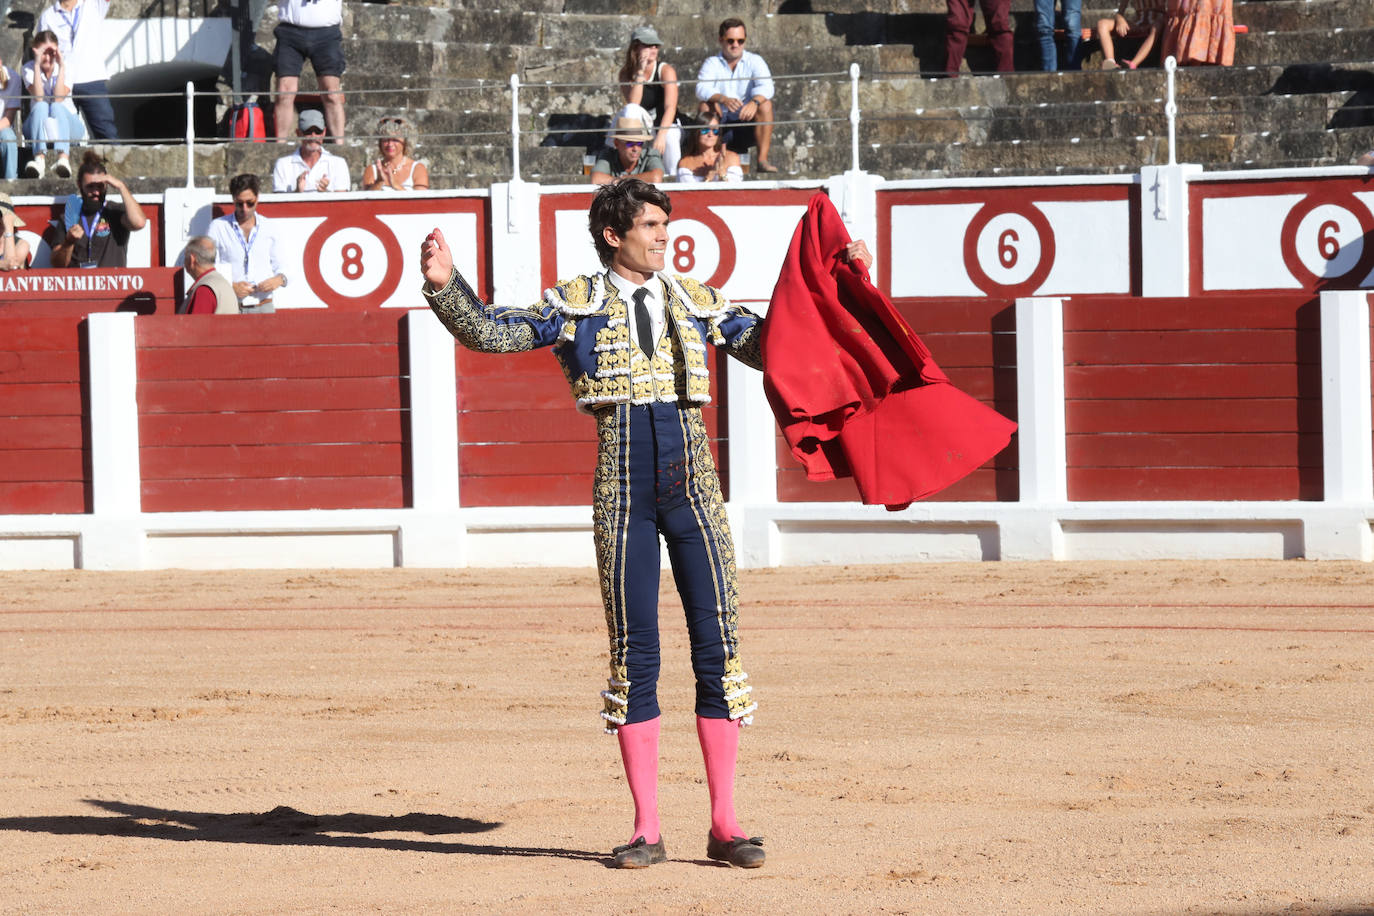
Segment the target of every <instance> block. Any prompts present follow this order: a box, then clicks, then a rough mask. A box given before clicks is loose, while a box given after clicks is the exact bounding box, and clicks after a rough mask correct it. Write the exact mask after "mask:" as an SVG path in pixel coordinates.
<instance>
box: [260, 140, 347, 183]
mask: <svg viewBox="0 0 1374 916" xmlns="http://www.w3.org/2000/svg"><path fill="white" fill-rule="evenodd" d="M303 172H309V173H310V177H308V178H306V179H305V190H307V191H314V190H317V189H316V187H315V186H316V185H317V184H319V181H320V179H321V178H323V177H324V176H325V175H328V176H329V187H328V188H327V190H330V191H347V190H349V189H350V188H352V187H353V183H352V182H351V181H350V180H349V177H348V161H347V160H346V159H344V158H343V157H342V156H335V155H334V154H333V153H331V152H330V151H329V150H327V149H322V150H320V158H319V159H317V160H315V164H314V166H308V165H306V164H305V160H304V159H302V158H301V151H300V149H299V148H298V149H297V150H296V151H295V152H293V153H292V154H291V155H289V156H282V157H281V158H280V159H278V160H277V164H276V166H274V167H273V169H272V190H273V191H278V192H280V191H294V190H296V179H297V178H299V177H300V176H301V173H303Z"/></svg>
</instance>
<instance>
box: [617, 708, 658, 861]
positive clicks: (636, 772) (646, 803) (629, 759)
mask: <svg viewBox="0 0 1374 916" xmlns="http://www.w3.org/2000/svg"><path fill="white" fill-rule="evenodd" d="M658 731H659V717H658V716H655V717H654V718H652V719H650V720H648V721H647V722H635V723H634V724H632V725H621V726H619V727H617V728H616V736H617V737H618V738H619V739H620V759H621V761H622V762H623V763H624V764H625V781H626V782H628V783H629V784H630V795H631V797H633V798H634V800H635V832H634V834H632V835H631V836H630V842H634V841H635V840H636V839H637V838H638V837H644V839H645V841H647V842H649V843H657V842H658V840H659V835H658Z"/></svg>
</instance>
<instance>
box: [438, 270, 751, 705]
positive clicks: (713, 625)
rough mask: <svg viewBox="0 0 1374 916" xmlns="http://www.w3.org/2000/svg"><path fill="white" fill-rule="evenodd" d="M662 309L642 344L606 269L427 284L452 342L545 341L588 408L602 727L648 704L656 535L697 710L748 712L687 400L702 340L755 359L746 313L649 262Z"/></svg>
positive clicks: (722, 555)
mask: <svg viewBox="0 0 1374 916" xmlns="http://www.w3.org/2000/svg"><path fill="white" fill-rule="evenodd" d="M658 279H659V281H660V282H662V284H663V291H664V296H663V302H664V303H665V310H664V311H665V321H664V330H663V333H662V334H661V335H660V336H659V339H658V341H657V342H656V345H655V352H654V354H653V357H652V358H650V357H649V356H647V355H645V353H644V352H643V351H642V350H641V349H640V348H639V347H638V346H636V345H634V344H632V342H631V340H630V327H629V321H628V320H627V306H626V303H625V302H624V300H623V299H622V298H621V297H620V294H619V292H618V291H617V290H616V288H615V286H614V285H613V284H612V283H611V282H610V281H609V279H608V278H607V276H606V275H605V274H599V275H595V276H583V277H577V278H576V279H573V280H569V281H567V282H564V283H560V284H559V285H557V286H555V287H553V288H552V289H549V290H547V291H546V292H545V294H544V298H543V300H541V301H540V302H538V303H537V304H535V305H532V306H529V307H527V308H506V307H502V306H489V305H486V304H484V303H483V302H482V301H481V300H480V299H479V298H478V297H477V296H476V294H474V293H473V291H472V289H471V288H470V287H469V286H468V285H467V283H466V282H464V280H463V278H462V277H461V276H460V275H459V274H458V273H457V271H454V272H453V274H452V275H451V276H450V278H449V282H448V284H447V285H446V286H445V287H444V288H443V289H441V290H438V291H432V290H431V289H429V287H428V285H427V286H426V289H425V297H426V299H428V301H429V304H430V307H431V308H432V309H433V310H434V312H435V314H437V315H438V316H439V319H440V320H441V321H442V322H443V323H444V325H445V326H446V327H447V328H448V329H449V330H450V331H451V332H452V333H453V336H454V337H456V338H457V339H458V341H459V342H460V343H462V344H463V346H465V347H468V348H469V349H472V350H479V351H482V352H486V353H514V352H519V351H523V350H533V349H535V348H536V347H547V346H552V347H553V354H554V356H555V357H556V358H557V359H558V362H559V364H560V365H561V366H562V367H563V373H564V374H565V375H566V376H567V378H568V381H569V383H570V384H571V385H572V395H573V398H574V399H576V401H577V407H578V409H579V410H582V411H584V412H586V413H590V414H592V416H594V417H595V418H596V427H597V438H598V440H599V449H598V453H597V463H596V474H595V485H594V490H593V494H592V522H593V531H594V535H595V539H596V555H597V564H598V567H599V569H600V573H601V598H602V601H603V603H604V604H605V607H606V628H607V631H608V635H609V638H610V652H611V676H610V680H609V688H608V689H607V690H605V691H603V692H602V694H601V695H602V697H603V699H604V707H603V710H602V712H601V716H602V718H603V719H605V720H606V723H607V725H608V729H607V730H608V731H612V732H614V731H615V728H616V726H619V725H626V724H630V723H635V722H644V721H647V720H649V719H653V718H655V717H657V716H658V715H659V708H658V694H657V683H658V670H659V640H658V580H659V565H660V561H659V550H658V537H659V534H660V533H662V535H663V538H664V541H665V543H666V544H667V546H668V556H669V560H670V561H671V563H672V568H673V578H674V580H675V582H676V583H677V589H678V593H679V594H680V595H681V596H682V604H683V608H684V610H685V611H686V614H687V627H688V633H689V635H690V639H691V646H692V670H693V671H694V673H695V675H696V714H697V715H698V716H702V717H705V718H714V719H725V718H729V719H744V720H745V721H748V720H749V718H750V715H751V713H752V712H753V711H754V709H755V706H756V704H755V703H754V702H753V699H752V697H751V691H752V688H751V687H750V686H749V683H748V676H747V675H746V674H745V672H744V669H743V668H742V667H741V666H740V660H739V651H738V644H737V640H736V626H737V623H738V616H739V593H738V587H737V584H736V574H735V550H734V545H733V543H732V542H731V539H730V528H729V525H728V523H727V520H726V514H725V502H724V499H723V498H722V495H721V490H720V481H719V479H718V478H717V476H716V468H715V463H714V462H713V461H712V459H711V451H710V448H709V447H708V442H707V435H706V427H705V424H704V423H703V422H702V419H701V409H700V407H699V405H701V404H704V403H706V402H708V401H710V399H711V394H710V378H709V375H708V372H707V368H706V345H707V344H708V343H710V344H713V345H716V346H720V347H724V348H726V350H727V351H728V352H729V353H730V354H731V355H732V356H734V357H735V358H737V359H739V360H741V361H743V362H744V363H746V364H747V365H749V366H752V367H754V368H756V369H757V368H760V367H761V358H760V354H759V330H760V322H761V319H760V318H759V316H758V315H755V314H754V313H753V312H751V311H749V310H748V309H745V308H742V307H740V306H735V305H731V304H730V302H729V301H728V300H727V299H726V298H725V297H724V296H723V295H722V294H721V293H720V291H719V290H716V289H713V288H711V287H709V286H705V285H703V284H700V283H697V282H696V281H694V280H691V279H689V278H687V277H678V276H672V275H669V274H659V276H658Z"/></svg>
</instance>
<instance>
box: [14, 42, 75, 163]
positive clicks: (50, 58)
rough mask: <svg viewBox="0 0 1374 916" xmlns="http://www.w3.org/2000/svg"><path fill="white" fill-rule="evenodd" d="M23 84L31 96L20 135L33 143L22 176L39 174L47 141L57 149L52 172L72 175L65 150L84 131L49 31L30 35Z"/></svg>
mask: <svg viewBox="0 0 1374 916" xmlns="http://www.w3.org/2000/svg"><path fill="white" fill-rule="evenodd" d="M24 85H25V86H27V87H28V89H29V95H31V96H32V97H33V101H32V102H31V103H30V105H29V116H28V118H26V119H25V121H24V136H25V137H27V138H28V140H29V142H30V143H31V144H33V158H32V159H30V160H29V164H28V165H26V166H24V177H25V178H42V177H43V172H44V171H45V170H46V168H47V166H46V163H45V162H44V159H43V157H44V154H45V153H47V151H48V144H49V143H51V144H52V147H53V149H54V150H56V151H57V162H55V163H53V167H52V173H53V174H54V175H56V176H57V177H58V178H70V177H72V167H71V163H70V162H69V161H68V160H67V151H68V150H69V149H71V141H73V140H77V139H80V137H81V136H82V135H83V134H84V131H83V130H82V127H81V119H80V118H79V117H78V116H77V114H76V105H74V104H72V100H71V89H70V88H69V87H68V86H67V75H66V64H65V63H64V61H63V60H62V51H61V49H60V48H58V46H57V36H56V35H54V34H53V33H52V32H39V33H38V34H37V35H35V36H34V37H33V60H31V61H29V62H28V63H26V64H24Z"/></svg>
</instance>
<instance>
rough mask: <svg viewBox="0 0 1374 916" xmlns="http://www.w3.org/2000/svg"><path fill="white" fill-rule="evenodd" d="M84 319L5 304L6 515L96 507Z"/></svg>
mask: <svg viewBox="0 0 1374 916" xmlns="http://www.w3.org/2000/svg"><path fill="white" fill-rule="evenodd" d="M79 327H80V320H79V319H75V318H70V317H55V318H33V317H28V318H17V317H11V316H9V315H7V314H5V313H4V312H0V515H4V514H48V513H52V514H74V513H81V512H88V511H90V508H91V506H90V487H89V485H88V481H89V476H90V442H89V439H88V437H87V435H86V429H85V422H84V419H83V417H84V414H85V410H84V407H85V404H84V401H85V398H84V396H83V386H82V383H81V377H82V371H83V369H82V367H83V364H84V358H83V356H84V351H85V335H84V334H81V333H79Z"/></svg>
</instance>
